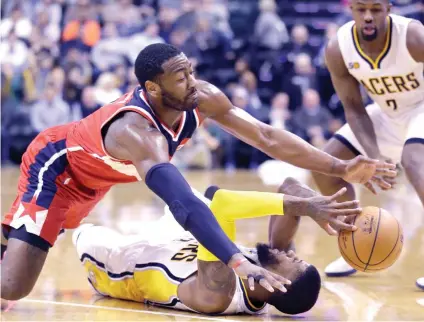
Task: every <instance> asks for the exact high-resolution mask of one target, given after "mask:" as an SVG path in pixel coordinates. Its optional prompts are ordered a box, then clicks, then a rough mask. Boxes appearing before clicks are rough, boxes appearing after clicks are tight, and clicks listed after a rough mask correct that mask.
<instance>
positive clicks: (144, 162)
mask: <svg viewBox="0 0 424 322" xmlns="http://www.w3.org/2000/svg"><path fill="white" fill-rule="evenodd" d="M105 148H106V150H107V151H108V153H109V154H110V155H111V156H113V157H115V158H118V159H123V160H130V161H131V162H132V163H133V164H134V166H135V167H136V169H137V171H138V173H139V175H140V177H141V178H142V179H144V180H145V182H146V185H147V186H148V187H149V188H150V189H151V190H152V191H153V192H154V193H155V194H156V195H157V196H159V197H160V198H161V199H162V200H164V201H165V203H166V204H167V205H168V206H169V208H170V210H171V212H172V214H173V215H174V217H175V219H176V220H177V222H178V223H179V224H180V225H181V226H182V227H184V229H186V230H188V231H190V232H191V233H192V234H193V236H194V237H195V238H196V239H197V240H198V241H199V242H200V243H202V244H203V245H204V246H205V247H206V248H207V249H209V250H210V251H211V252H212V253H213V254H215V255H216V256H217V257H218V258H219V259H220V260H221V261H222V262H224V263H225V264H227V265H230V266H231V265H232V264H233V263H234V260H236V259H237V256H238V254H239V250H238V248H237V247H236V246H235V245H234V243H233V242H232V241H231V240H230V239H229V238H228V237H227V235H226V234H225V233H224V232H223V231H222V229H221V227H220V226H219V224H218V222H217V221H216V219H215V217H214V216H213V214H212V212H211V211H210V210H209V208H208V207H207V206H206V205H205V204H204V203H203V202H202V201H200V200H199V199H198V198H197V197H196V196H195V195H194V194H193V192H192V190H191V188H190V186H189V184H188V183H187V181H186V180H185V179H184V177H183V176H182V175H181V173H180V172H179V171H178V169H177V168H176V167H175V166H173V165H172V164H171V163H169V157H168V144H167V142H166V140H165V139H164V137H163V135H162V134H161V133H160V132H159V131H157V130H156V129H155V128H153V127H152V126H151V124H150V123H149V122H148V121H147V120H146V119H145V118H143V117H142V116H140V115H139V114H137V113H134V112H128V113H126V114H124V116H123V117H122V118H120V119H118V120H115V121H114V122H113V123H112V124H111V125H110V128H109V129H108V132H107V134H106V137H105ZM240 255H241V254H240ZM240 255H239V256H240Z"/></svg>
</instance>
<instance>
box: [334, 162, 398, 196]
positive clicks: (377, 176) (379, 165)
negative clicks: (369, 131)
mask: <svg viewBox="0 0 424 322" xmlns="http://www.w3.org/2000/svg"><path fill="white" fill-rule="evenodd" d="M396 175H397V171H396V165H395V164H392V163H388V162H384V161H378V160H374V159H369V158H366V157H364V156H362V155H359V156H357V157H356V158H354V159H352V160H349V161H348V162H347V165H346V172H345V174H344V175H343V177H342V178H343V179H344V180H345V181H346V182H349V183H361V184H363V185H365V187H367V188H368V189H369V190H370V191H371V192H373V193H374V194H375V193H376V192H375V189H374V187H373V185H372V183H375V184H377V185H378V186H379V187H380V188H382V189H385V190H387V189H390V188H391V187H392V186H391V184H390V183H389V182H388V181H387V179H385V178H394V177H396Z"/></svg>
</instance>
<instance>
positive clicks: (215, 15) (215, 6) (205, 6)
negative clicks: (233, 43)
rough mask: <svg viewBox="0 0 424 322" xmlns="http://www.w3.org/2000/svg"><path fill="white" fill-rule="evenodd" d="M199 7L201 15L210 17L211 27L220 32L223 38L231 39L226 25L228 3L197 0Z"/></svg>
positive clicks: (216, 0)
mask: <svg viewBox="0 0 424 322" xmlns="http://www.w3.org/2000/svg"><path fill="white" fill-rule="evenodd" d="M199 1H200V2H201V4H202V5H201V7H200V8H199V9H200V10H201V12H202V13H206V14H208V15H209V16H210V21H211V23H212V25H213V26H214V27H215V28H216V29H217V30H220V31H221V32H223V33H224V35H225V37H227V38H230V39H231V38H233V36H234V35H233V31H232V30H231V26H230V24H229V23H228V19H229V13H228V3H227V0H199Z"/></svg>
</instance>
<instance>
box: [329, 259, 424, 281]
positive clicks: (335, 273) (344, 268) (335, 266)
mask: <svg viewBox="0 0 424 322" xmlns="http://www.w3.org/2000/svg"><path fill="white" fill-rule="evenodd" d="M324 272H325V275H327V276H328V277H345V276H349V275H352V274H355V273H356V269H354V268H353V267H352V266H350V265H349V264H348V263H346V261H345V260H344V259H343V257H340V258H338V259H336V260H335V261H334V262H332V263H330V264H328V265H327V267H326V268H325V271H324ZM423 284H424V279H423Z"/></svg>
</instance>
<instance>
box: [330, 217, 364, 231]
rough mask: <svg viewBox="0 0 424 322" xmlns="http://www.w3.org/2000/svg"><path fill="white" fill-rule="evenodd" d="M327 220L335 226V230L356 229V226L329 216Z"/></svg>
mask: <svg viewBox="0 0 424 322" xmlns="http://www.w3.org/2000/svg"><path fill="white" fill-rule="evenodd" d="M329 221H330V222H331V224H332V226H333V227H335V228H336V229H337V230H348V231H355V230H356V229H357V227H356V226H354V225H351V224H348V223H345V222H343V221H340V220H337V219H335V218H331V219H329Z"/></svg>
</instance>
